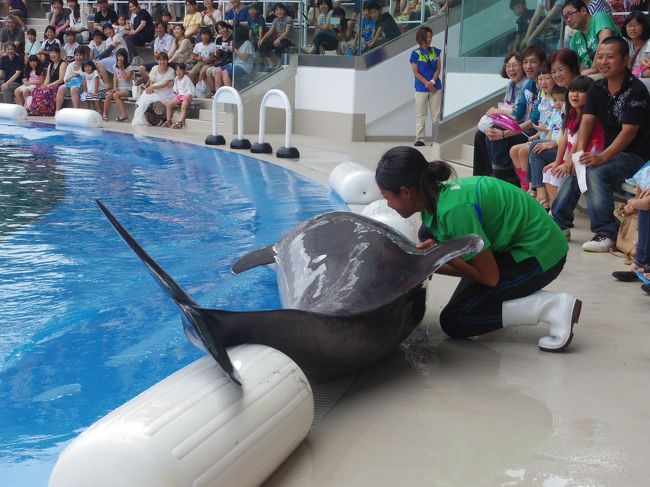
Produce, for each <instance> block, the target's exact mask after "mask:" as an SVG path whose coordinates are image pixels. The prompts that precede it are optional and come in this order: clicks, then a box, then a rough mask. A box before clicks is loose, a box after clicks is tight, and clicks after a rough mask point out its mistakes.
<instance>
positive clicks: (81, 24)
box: [67, 0, 90, 44]
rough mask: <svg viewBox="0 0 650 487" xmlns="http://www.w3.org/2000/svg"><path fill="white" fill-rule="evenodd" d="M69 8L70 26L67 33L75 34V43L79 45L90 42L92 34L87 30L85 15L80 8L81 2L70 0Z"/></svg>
mask: <svg viewBox="0 0 650 487" xmlns="http://www.w3.org/2000/svg"><path fill="white" fill-rule="evenodd" d="M68 8H69V10H70V17H69V20H70V26H69V27H68V30H67V32H72V33H74V35H75V41H76V42H78V43H79V44H81V43H82V42H88V39H90V32H88V29H87V28H86V22H85V21H84V15H83V13H82V12H81V7H80V6H79V0H68Z"/></svg>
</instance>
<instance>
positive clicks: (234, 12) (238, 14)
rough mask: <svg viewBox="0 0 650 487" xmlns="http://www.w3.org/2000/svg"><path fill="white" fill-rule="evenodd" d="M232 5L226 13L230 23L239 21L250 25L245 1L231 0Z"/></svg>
mask: <svg viewBox="0 0 650 487" xmlns="http://www.w3.org/2000/svg"><path fill="white" fill-rule="evenodd" d="M230 5H231V8H230V10H228V11H227V12H226V15H224V19H225V20H226V22H228V23H229V24H230V25H235V22H239V23H240V24H242V25H246V26H248V9H247V8H246V7H245V6H244V4H243V3H241V0H230ZM276 6H277V4H276ZM284 11H285V13H286V11H287V9H286V7H285V8H284ZM289 18H290V17H289Z"/></svg>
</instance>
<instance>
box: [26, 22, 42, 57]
mask: <svg viewBox="0 0 650 487" xmlns="http://www.w3.org/2000/svg"><path fill="white" fill-rule="evenodd" d="M40 48H41V43H40V42H39V41H37V40H36V30H35V29H29V30H28V31H27V41H25V64H26V63H27V62H28V60H29V56H32V55H37V54H38V51H39V49H40Z"/></svg>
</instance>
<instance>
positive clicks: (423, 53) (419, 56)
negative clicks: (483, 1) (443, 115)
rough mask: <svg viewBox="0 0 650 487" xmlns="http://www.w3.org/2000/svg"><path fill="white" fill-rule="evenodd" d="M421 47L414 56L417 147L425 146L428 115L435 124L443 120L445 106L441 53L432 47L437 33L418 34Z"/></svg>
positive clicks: (420, 31) (426, 30)
mask: <svg viewBox="0 0 650 487" xmlns="http://www.w3.org/2000/svg"><path fill="white" fill-rule="evenodd" d="M415 40H416V42H417V43H418V45H419V46H420V47H418V48H417V49H416V50H415V51H413V52H412V53H411V59H410V62H411V71H412V72H413V76H414V77H415V145H416V146H423V145H424V135H425V127H426V121H427V114H428V115H430V116H431V120H432V121H433V122H435V121H437V120H439V119H440V108H441V106H442V81H441V79H440V68H441V67H442V65H441V63H440V53H441V52H442V51H441V50H440V49H438V48H437V47H434V46H432V45H431V42H432V41H433V32H432V31H431V29H430V28H429V27H420V28H419V29H418V30H417V32H416V33H415Z"/></svg>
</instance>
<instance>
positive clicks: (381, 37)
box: [367, 2, 402, 47]
mask: <svg viewBox="0 0 650 487" xmlns="http://www.w3.org/2000/svg"><path fill="white" fill-rule="evenodd" d="M368 13H369V14H370V17H371V18H373V19H375V21H376V22H377V26H376V27H375V32H374V33H373V35H372V40H371V41H370V42H369V43H368V44H367V46H368V47H377V46H378V45H380V44H383V43H385V42H388V41H390V40H392V39H395V38H397V37H399V36H400V35H401V34H402V31H401V30H399V27H398V26H397V22H395V19H394V18H393V17H392V15H391V14H389V13H388V12H384V13H383V14H382V13H381V7H380V6H379V4H378V3H376V2H372V3H371V4H370V5H368Z"/></svg>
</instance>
